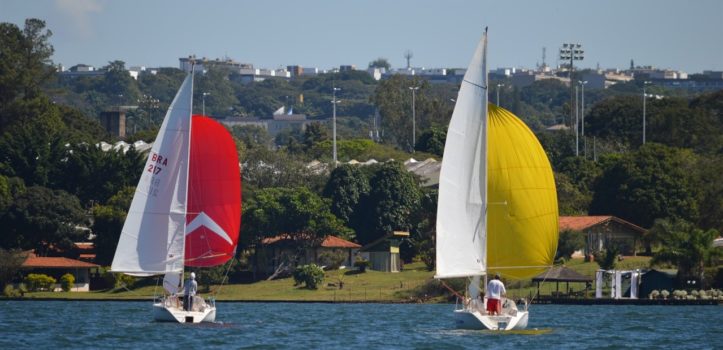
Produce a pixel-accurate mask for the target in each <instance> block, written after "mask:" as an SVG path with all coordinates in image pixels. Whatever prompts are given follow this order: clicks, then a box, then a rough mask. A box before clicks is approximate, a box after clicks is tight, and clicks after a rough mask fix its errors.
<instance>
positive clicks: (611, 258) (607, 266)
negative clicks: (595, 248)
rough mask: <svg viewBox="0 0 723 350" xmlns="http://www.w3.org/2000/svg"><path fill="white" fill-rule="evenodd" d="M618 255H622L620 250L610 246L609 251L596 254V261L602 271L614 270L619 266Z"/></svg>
mask: <svg viewBox="0 0 723 350" xmlns="http://www.w3.org/2000/svg"><path fill="white" fill-rule="evenodd" d="M618 255H620V251H619V250H618V248H617V247H615V246H609V247H607V249H605V250H603V251H599V252H596V253H595V261H596V262H597V264H598V266H600V268H601V269H603V270H612V269H614V268H615V265H616V264H617V261H618Z"/></svg>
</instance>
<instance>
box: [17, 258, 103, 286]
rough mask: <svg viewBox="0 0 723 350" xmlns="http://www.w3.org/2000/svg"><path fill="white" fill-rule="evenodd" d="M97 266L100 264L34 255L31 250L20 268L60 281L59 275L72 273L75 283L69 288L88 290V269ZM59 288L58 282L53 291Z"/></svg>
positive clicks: (96, 267)
mask: <svg viewBox="0 0 723 350" xmlns="http://www.w3.org/2000/svg"><path fill="white" fill-rule="evenodd" d="M99 267H100V265H96V264H91V263H87V262H85V261H80V260H75V259H69V258H61V257H41V256H36V255H35V253H32V252H31V253H28V257H27V259H26V260H25V262H24V263H23V265H22V269H23V270H25V272H27V273H42V274H45V275H48V276H51V277H53V278H55V279H56V280H57V281H60V277H61V276H63V275H64V274H66V273H70V274H72V275H73V277H75V285H74V286H73V288H72V289H71V291H73V292H88V291H90V270H91V269H98V268H99ZM61 290H62V289H61V288H60V284H59V283H58V284H55V285H54V286H53V291H55V292H59V291H61Z"/></svg>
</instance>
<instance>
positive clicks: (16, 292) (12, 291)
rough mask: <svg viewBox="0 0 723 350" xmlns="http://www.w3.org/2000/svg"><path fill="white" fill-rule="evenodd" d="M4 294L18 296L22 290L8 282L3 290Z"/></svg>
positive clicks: (12, 296) (9, 296)
mask: <svg viewBox="0 0 723 350" xmlns="http://www.w3.org/2000/svg"><path fill="white" fill-rule="evenodd" d="M3 295H4V296H6V297H8V298H17V297H19V296H20V291H19V290H17V289H15V287H13V285H12V284H7V285H5V289H4V290H3Z"/></svg>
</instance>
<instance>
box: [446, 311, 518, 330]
mask: <svg viewBox="0 0 723 350" xmlns="http://www.w3.org/2000/svg"><path fill="white" fill-rule="evenodd" d="M528 317H529V312H527V311H519V312H518V313H517V315H515V316H509V315H505V316H490V315H483V314H481V313H479V312H478V311H472V310H455V311H454V322H455V325H456V326H457V328H460V329H489V330H493V331H509V330H513V329H525V328H527V320H528Z"/></svg>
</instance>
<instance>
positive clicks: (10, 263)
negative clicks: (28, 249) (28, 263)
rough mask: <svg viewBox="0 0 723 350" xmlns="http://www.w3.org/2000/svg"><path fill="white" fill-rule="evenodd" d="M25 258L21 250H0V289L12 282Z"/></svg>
mask: <svg viewBox="0 0 723 350" xmlns="http://www.w3.org/2000/svg"><path fill="white" fill-rule="evenodd" d="M25 259H27V256H26V254H25V253H23V251H22V250H21V249H3V248H0V287H2V288H5V285H6V284H9V283H11V282H12V281H13V279H14V278H15V276H17V274H18V272H20V268H21V267H22V266H23V263H24V262H25Z"/></svg>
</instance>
